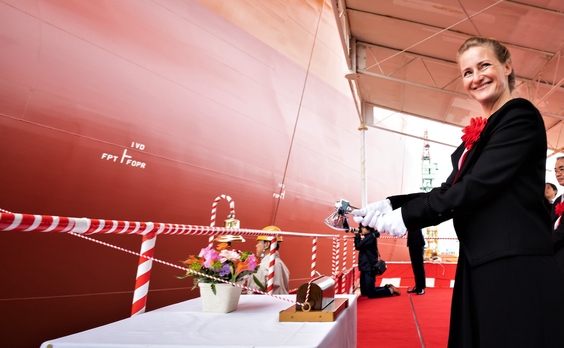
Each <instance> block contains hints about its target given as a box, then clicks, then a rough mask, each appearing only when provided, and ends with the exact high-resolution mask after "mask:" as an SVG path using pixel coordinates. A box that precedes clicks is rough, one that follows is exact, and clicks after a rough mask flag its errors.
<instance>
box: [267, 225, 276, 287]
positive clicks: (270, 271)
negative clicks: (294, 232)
mask: <svg viewBox="0 0 564 348" xmlns="http://www.w3.org/2000/svg"><path fill="white" fill-rule="evenodd" d="M276 243H277V241H276V236H274V237H272V239H271V240H270V255H269V257H270V259H269V263H268V278H267V281H266V293H267V294H269V295H272V293H273V292H274V263H275V262H276V259H275V258H274V253H275V252H276Z"/></svg>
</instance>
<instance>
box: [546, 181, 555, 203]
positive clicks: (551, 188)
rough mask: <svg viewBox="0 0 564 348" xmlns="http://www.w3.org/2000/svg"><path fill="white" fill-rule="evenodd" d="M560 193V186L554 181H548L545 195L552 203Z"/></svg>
mask: <svg viewBox="0 0 564 348" xmlns="http://www.w3.org/2000/svg"><path fill="white" fill-rule="evenodd" d="M557 194H558V188H557V187H556V185H554V184H553V183H550V182H547V183H546V186H545V188H544V196H545V197H546V199H547V200H548V202H549V203H550V204H553V203H554V200H555V199H556V195H557Z"/></svg>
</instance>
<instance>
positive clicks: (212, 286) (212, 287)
mask: <svg viewBox="0 0 564 348" xmlns="http://www.w3.org/2000/svg"><path fill="white" fill-rule="evenodd" d="M211 289H212V291H213V294H214V295H217V293H216V291H215V284H214V283H212V285H211Z"/></svg>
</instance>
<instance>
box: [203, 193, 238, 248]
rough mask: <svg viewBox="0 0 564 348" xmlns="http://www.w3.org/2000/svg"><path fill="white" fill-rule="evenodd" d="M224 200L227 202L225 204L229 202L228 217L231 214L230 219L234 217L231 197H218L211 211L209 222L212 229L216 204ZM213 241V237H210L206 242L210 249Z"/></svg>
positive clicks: (233, 204) (233, 205)
mask: <svg viewBox="0 0 564 348" xmlns="http://www.w3.org/2000/svg"><path fill="white" fill-rule="evenodd" d="M222 199H225V200H227V202H229V213H230V215H231V214H232V217H235V202H233V200H232V199H231V197H229V196H227V195H219V196H217V197H216V198H215V200H214V201H213V204H212V210H211V221H210V227H214V226H215V217H216V212H217V204H218V203H219V201H220V200H222ZM213 240H214V236H213V235H212V236H210V239H209V241H208V246H209V247H210V248H211V247H213Z"/></svg>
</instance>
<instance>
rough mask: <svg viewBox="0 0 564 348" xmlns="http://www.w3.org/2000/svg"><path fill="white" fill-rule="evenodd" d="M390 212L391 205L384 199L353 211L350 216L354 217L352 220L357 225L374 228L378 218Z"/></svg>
mask: <svg viewBox="0 0 564 348" xmlns="http://www.w3.org/2000/svg"><path fill="white" fill-rule="evenodd" d="M391 211H392V203H390V200H389V199H384V200H382V201H379V202H375V203H370V204H369V205H367V206H366V207H364V208H362V209H355V210H353V211H352V212H351V214H353V215H354V218H353V219H354V221H355V222H356V223H357V224H362V226H369V227H372V228H374V226H376V221H377V220H378V217H379V216H380V215H384V214H387V213H389V212H391Z"/></svg>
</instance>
